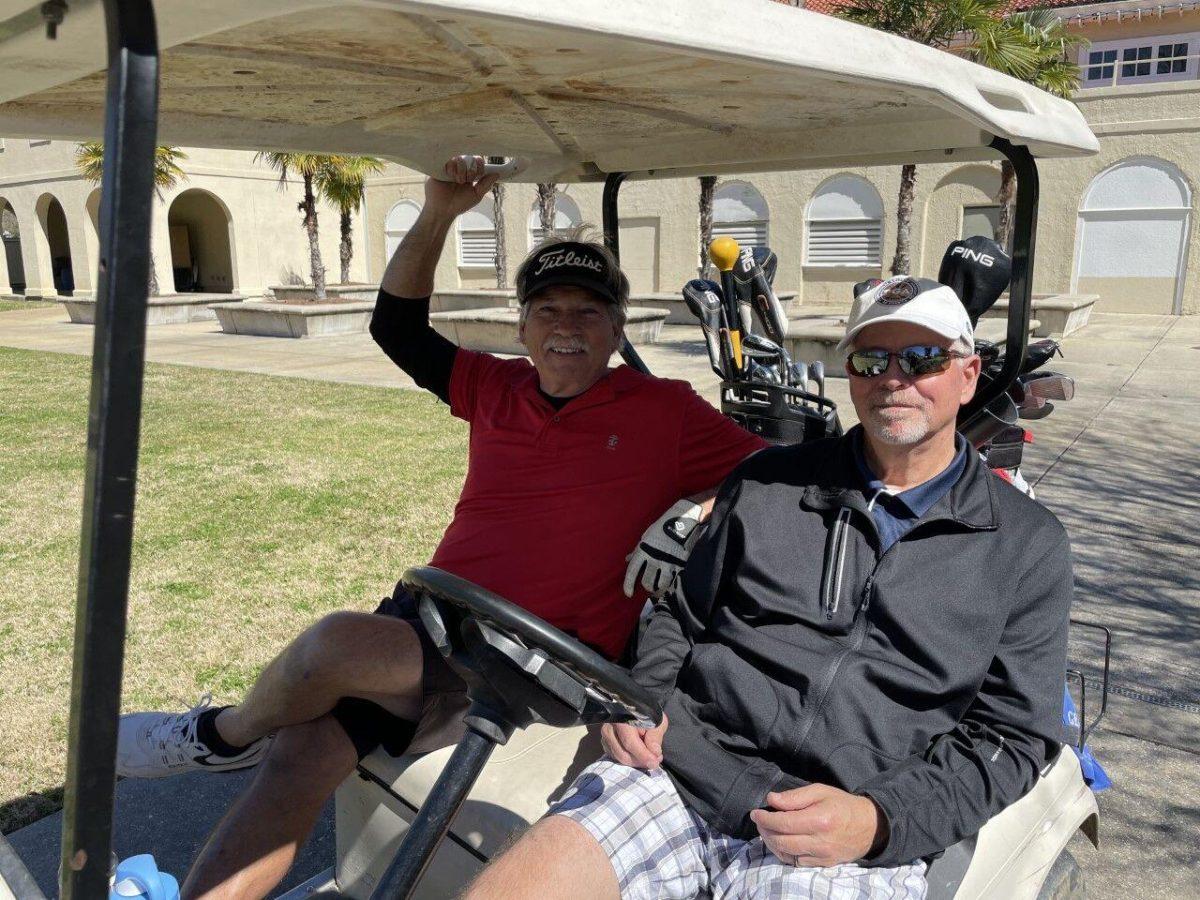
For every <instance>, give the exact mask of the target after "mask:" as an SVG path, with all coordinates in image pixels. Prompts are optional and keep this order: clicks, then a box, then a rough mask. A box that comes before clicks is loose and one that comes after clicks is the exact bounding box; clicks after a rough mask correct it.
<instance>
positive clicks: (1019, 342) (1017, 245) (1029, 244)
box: [958, 138, 1039, 422]
mask: <svg viewBox="0 0 1200 900" xmlns="http://www.w3.org/2000/svg"><path fill="white" fill-rule="evenodd" d="M992 147H993V148H995V149H996V150H999V151H1000V152H1001V153H1002V154H1004V156H1005V157H1006V158H1007V159H1008V161H1009V162H1010V163H1012V165H1013V169H1015V170H1016V173H1017V204H1016V206H1017V208H1016V216H1015V219H1014V222H1013V252H1012V278H1011V280H1010V281H1009V285H1008V332H1007V334H1006V335H1005V344H1004V366H1003V368H1001V370H1000V374H999V375H998V376H997V377H996V379H995V380H994V381H993V382H991V383H990V384H988V385H984V386H982V387H980V389H979V393H977V394H976V395H975V397H974V398H973V399H972V400H971V402H970V403H968V404H967V405H966V406H965V407H963V410H962V412H961V413H960V414H959V417H958V419H959V421H960V422H964V421H966V420H967V419H968V418H970V416H971V415H973V414H974V413H976V412H978V411H979V410H981V409H983V408H984V407H985V406H987V405H988V404H989V403H991V402H992V401H993V400H995V399H996V398H997V397H999V396H1000V395H1001V394H1003V393H1004V392H1005V391H1007V390H1008V389H1009V387H1011V386H1012V383H1013V382H1014V381H1015V380H1016V378H1017V375H1019V374H1020V372H1021V364H1022V363H1023V362H1024V361H1025V345H1026V343H1027V342H1028V341H1029V319H1030V315H1031V313H1030V310H1031V309H1032V306H1033V255H1034V245H1035V244H1036V242H1037V211H1038V193H1039V187H1038V171H1037V163H1036V162H1035V161H1034V159H1033V154H1032V153H1030V152H1029V149H1028V148H1027V147H1018V146H1014V145H1013V144H1011V143H1009V142H1008V141H1006V140H1005V139H1004V138H995V139H994V140H993V141H992Z"/></svg>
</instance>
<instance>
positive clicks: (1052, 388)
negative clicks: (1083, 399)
mask: <svg viewBox="0 0 1200 900" xmlns="http://www.w3.org/2000/svg"><path fill="white" fill-rule="evenodd" d="M1024 380H1025V393H1026V395H1028V396H1033V397H1041V398H1042V399H1043V400H1072V399H1074V397H1075V379H1074V378H1072V377H1071V376H1070V375H1063V374H1061V373H1059V372H1035V373H1033V374H1032V375H1028V376H1026V377H1025V379H1024Z"/></svg>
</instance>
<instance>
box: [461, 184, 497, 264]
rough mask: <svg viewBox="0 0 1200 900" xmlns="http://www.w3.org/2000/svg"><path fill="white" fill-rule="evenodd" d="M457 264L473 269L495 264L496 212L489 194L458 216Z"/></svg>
mask: <svg viewBox="0 0 1200 900" xmlns="http://www.w3.org/2000/svg"><path fill="white" fill-rule="evenodd" d="M458 264H459V265H460V266H466V267H469V268H473V269H490V268H492V267H494V266H495V265H496V214H495V208H494V207H493V205H492V196H491V194H488V196H486V197H484V198H483V199H482V200H480V201H479V203H478V204H477V205H476V206H475V207H474V208H473V209H469V210H467V211H466V212H465V213H463V214H462V215H461V216H459V217H458Z"/></svg>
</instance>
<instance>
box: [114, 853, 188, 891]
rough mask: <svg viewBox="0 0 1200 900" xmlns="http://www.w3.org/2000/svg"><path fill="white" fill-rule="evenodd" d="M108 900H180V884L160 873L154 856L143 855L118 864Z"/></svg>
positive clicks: (171, 877) (164, 873)
mask: <svg viewBox="0 0 1200 900" xmlns="http://www.w3.org/2000/svg"><path fill="white" fill-rule="evenodd" d="M108 900H179V882H178V881H176V880H175V878H174V877H173V876H171V875H168V874H167V873H166V872H160V871H158V865H157V864H156V863H155V862H154V857H153V856H151V855H150V854H149V853H142V854H139V855H138V856H131V857H129V859H127V860H125V861H124V862H122V863H117V873H116V877H115V878H114V879H113V886H112V890H111V891H109V893H108Z"/></svg>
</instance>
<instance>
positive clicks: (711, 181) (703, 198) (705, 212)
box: [696, 175, 717, 278]
mask: <svg viewBox="0 0 1200 900" xmlns="http://www.w3.org/2000/svg"><path fill="white" fill-rule="evenodd" d="M716 189H717V176H716V175H701V176H700V265H699V266H698V267H697V269H696V271H697V272H699V273H700V277H701V278H707V277H708V270H709V266H710V262H709V259H708V245H709V244H710V243H711V242H712V229H713V194H714V193H715V192H716Z"/></svg>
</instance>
